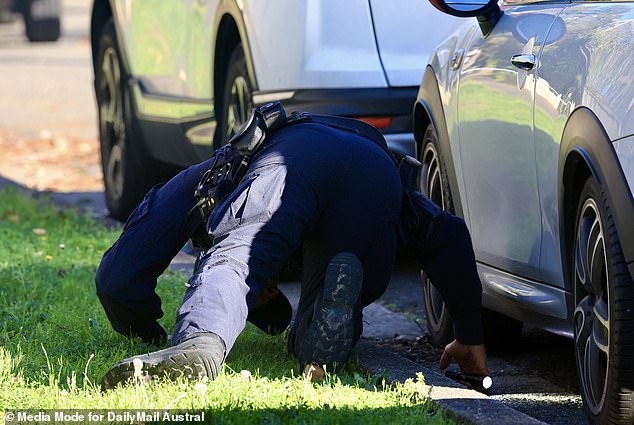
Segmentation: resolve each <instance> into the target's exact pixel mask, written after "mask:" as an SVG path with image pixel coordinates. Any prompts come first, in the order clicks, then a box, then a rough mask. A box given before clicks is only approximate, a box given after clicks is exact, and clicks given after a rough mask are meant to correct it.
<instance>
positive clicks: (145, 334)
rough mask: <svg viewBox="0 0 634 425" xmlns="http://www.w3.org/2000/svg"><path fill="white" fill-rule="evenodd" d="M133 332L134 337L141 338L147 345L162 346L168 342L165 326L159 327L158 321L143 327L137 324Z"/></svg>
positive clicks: (145, 324)
mask: <svg viewBox="0 0 634 425" xmlns="http://www.w3.org/2000/svg"><path fill="white" fill-rule="evenodd" d="M131 331H132V336H133V337H140V338H141V341H143V342H145V343H147V344H153V345H156V346H161V345H163V344H165V341H167V333H166V332H165V329H163V326H161V325H159V324H158V322H157V321H156V320H153V321H152V322H150V323H144V324H142V325H141V324H136V326H135V327H134V328H133V329H131Z"/></svg>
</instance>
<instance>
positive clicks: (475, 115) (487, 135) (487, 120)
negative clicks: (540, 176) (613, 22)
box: [458, 5, 561, 280]
mask: <svg viewBox="0 0 634 425" xmlns="http://www.w3.org/2000/svg"><path fill="white" fill-rule="evenodd" d="M527 10H530V14H529V15H528V16H530V17H532V18H533V19H532V21H533V22H532V24H531V25H530V26H527V27H526V28H523V27H521V26H520V25H519V23H520V21H519V19H518V17H519V16H522V15H523V14H526V12H527ZM560 11H561V6H556V7H551V6H549V5H546V6H514V7H509V8H506V9H505V10H504V14H503V15H502V17H501V18H500V20H499V21H498V22H497V24H496V25H495V27H494V28H493V29H492V31H491V33H489V34H487V35H486V37H485V36H483V35H482V33H481V32H480V31H474V33H475V35H474V37H473V38H472V41H471V43H470V45H469V47H468V49H467V50H466V51H465V57H464V59H463V63H462V69H461V73H460V83H459V88H458V90H459V101H458V115H459V140H460V146H459V149H460V153H461V156H462V157H464V158H468V159H469V160H468V161H464V162H463V163H462V166H461V169H462V172H463V175H464V179H465V194H466V203H467V205H468V209H469V217H470V220H471V232H472V235H473V240H474V249H475V251H476V256H477V258H478V259H479V260H480V261H482V262H483V263H486V264H489V265H491V266H494V267H497V268H500V269H503V270H507V271H510V272H512V273H515V274H517V275H519V276H524V277H528V278H532V279H538V280H539V278H540V264H539V259H540V245H541V233H542V229H541V212H540V199H539V191H538V180H537V170H536V167H535V146H534V143H533V122H532V121H533V115H532V114H533V108H532V105H533V98H534V89H535V86H534V71H533V70H531V71H526V70H522V69H518V68H517V67H515V66H514V65H513V64H512V63H511V61H510V58H511V57H512V56H513V55H517V54H533V55H535V56H536V57H537V60H538V61H539V55H540V51H541V48H542V46H543V40H544V39H545V38H546V34H547V33H548V30H549V28H550V25H551V23H552V22H553V21H554V19H555V18H556V16H557V15H558V14H559V12H560ZM518 27H519V29H518ZM463 135H464V136H463Z"/></svg>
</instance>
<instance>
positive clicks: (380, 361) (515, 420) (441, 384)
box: [355, 339, 545, 425]
mask: <svg viewBox="0 0 634 425" xmlns="http://www.w3.org/2000/svg"><path fill="white" fill-rule="evenodd" d="M355 353H356V354H357V355H358V356H359V359H360V361H361V364H362V365H363V367H364V368H365V369H367V370H368V371H369V372H371V373H377V374H383V375H384V376H385V378H386V380H387V381H388V382H404V381H405V380H407V379H409V378H412V379H415V378H416V374H417V373H422V374H423V376H424V377H425V384H426V385H427V386H429V387H430V391H429V396H430V398H431V399H432V400H433V401H434V403H436V404H437V405H438V406H441V407H442V408H443V409H445V411H446V412H447V413H448V414H449V416H451V417H453V418H454V419H456V420H458V421H460V422H463V423H468V424H472V425H488V424H495V425H517V424H522V425H538V424H545V422H541V421H538V420H537V419H535V418H532V417H530V416H528V415H526V414H524V413H521V412H518V411H517V410H514V409H512V408H510V407H508V406H506V405H504V404H502V403H501V402H499V401H497V400H493V399H491V398H489V397H488V396H486V395H484V394H482V393H479V392H477V391H474V390H469V389H467V388H465V387H463V386H462V385H460V384H458V383H456V382H454V381H452V380H451V379H449V378H447V377H445V376H444V375H442V374H440V373H438V372H435V371H433V370H431V369H427V368H425V367H423V366H421V365H419V364H418V363H414V362H412V361H410V360H408V359H406V358H404V357H402V356H400V355H399V354H396V353H394V352H392V351H390V350H388V349H385V348H381V347H377V346H375V345H374V344H372V342H371V341H368V340H363V339H362V340H360V341H359V343H358V344H357V347H356V348H355ZM494 385H495V384H494Z"/></svg>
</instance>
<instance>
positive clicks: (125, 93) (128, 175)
mask: <svg viewBox="0 0 634 425" xmlns="http://www.w3.org/2000/svg"><path fill="white" fill-rule="evenodd" d="M95 75H96V77H95V84H96V87H95V92H96V94H97V108H98V116H99V139H100V142H101V166H102V170H103V179H104V186H105V198H106V204H107V206H108V210H109V211H110V215H111V216H112V217H113V218H115V219H117V220H121V221H124V220H125V219H126V218H127V217H128V215H129V214H130V212H131V211H132V210H133V209H134V208H135V207H136V205H137V204H138V203H139V201H140V200H141V199H142V198H143V196H144V194H145V193H146V191H147V188H148V187H149V186H150V182H149V181H148V177H147V176H149V175H150V174H151V167H149V164H148V163H147V161H144V160H142V158H143V155H141V153H140V152H139V150H140V147H135V146H134V143H133V140H132V139H133V138H132V134H131V133H132V132H133V131H134V129H135V128H136V126H135V125H134V124H135V122H136V121H135V117H134V115H133V114H132V110H131V109H132V108H131V99H130V90H129V88H128V85H127V82H128V78H127V77H128V76H127V74H126V71H125V68H124V66H123V63H122V62H121V54H120V50H119V46H118V44H117V37H116V33H115V27H114V22H113V21H112V19H110V20H109V21H108V22H107V23H106V24H105V26H104V28H103V31H102V33H101V37H100V40H99V56H98V62H97V69H96V70H95Z"/></svg>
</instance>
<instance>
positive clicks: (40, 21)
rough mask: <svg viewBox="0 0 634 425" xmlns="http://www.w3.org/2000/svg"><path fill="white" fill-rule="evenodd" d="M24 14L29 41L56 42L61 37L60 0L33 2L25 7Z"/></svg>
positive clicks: (36, 0) (37, 0) (38, 0)
mask: <svg viewBox="0 0 634 425" xmlns="http://www.w3.org/2000/svg"><path fill="white" fill-rule="evenodd" d="M23 14H24V27H25V29H26V37H27V38H28V39H29V41H31V42H40V41H56V40H57V39H58V38H59V36H60V35H61V32H62V31H61V24H60V18H59V17H60V15H61V10H60V4H59V0H32V1H30V2H29V3H28V4H27V5H25V7H24V10H23Z"/></svg>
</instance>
